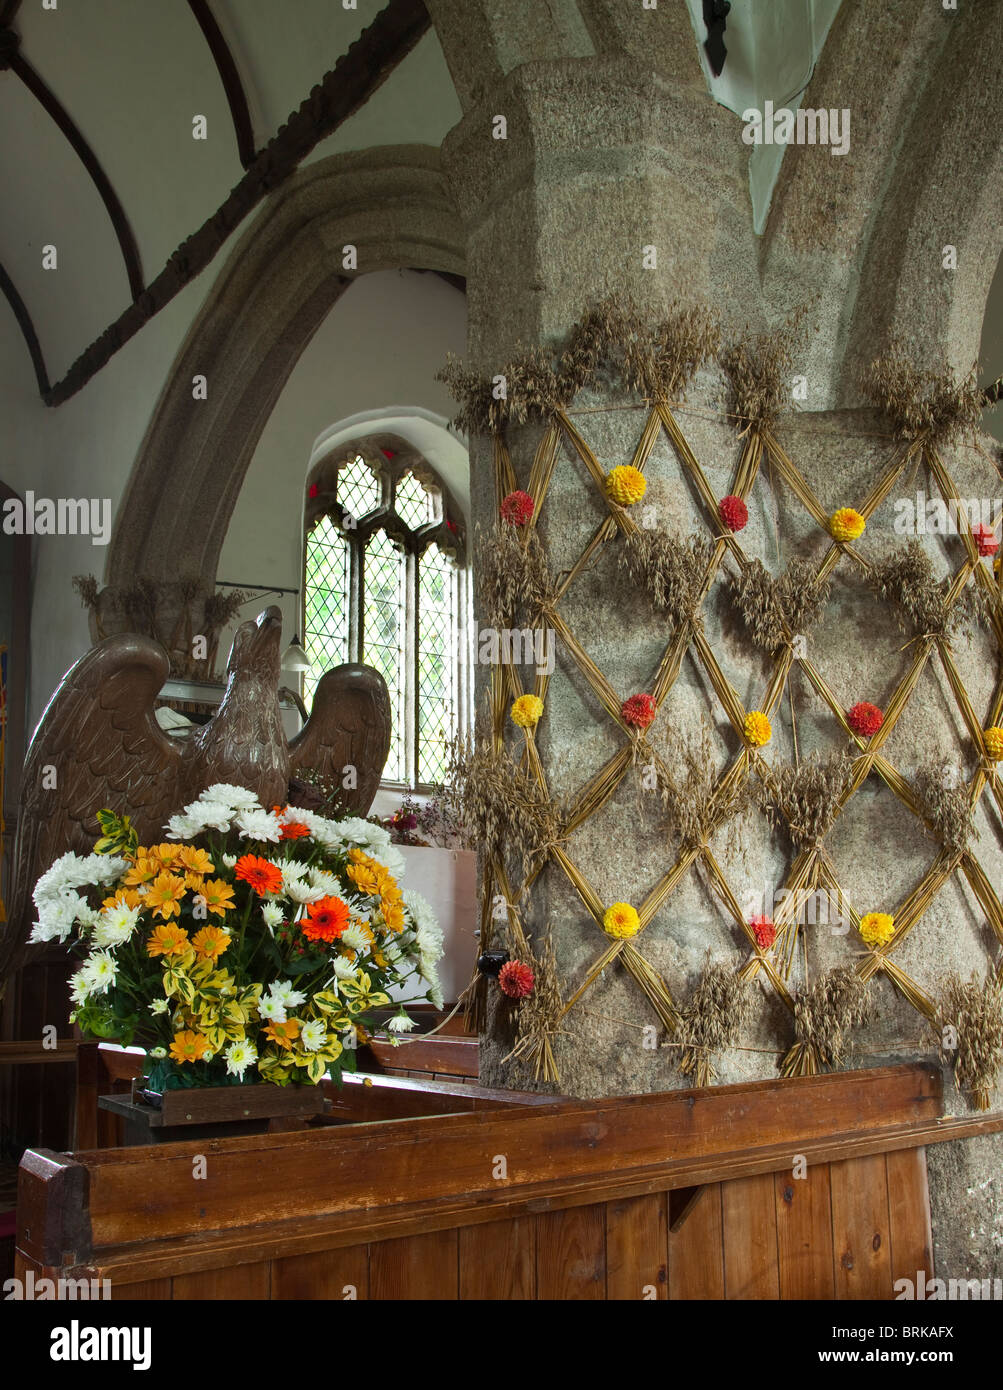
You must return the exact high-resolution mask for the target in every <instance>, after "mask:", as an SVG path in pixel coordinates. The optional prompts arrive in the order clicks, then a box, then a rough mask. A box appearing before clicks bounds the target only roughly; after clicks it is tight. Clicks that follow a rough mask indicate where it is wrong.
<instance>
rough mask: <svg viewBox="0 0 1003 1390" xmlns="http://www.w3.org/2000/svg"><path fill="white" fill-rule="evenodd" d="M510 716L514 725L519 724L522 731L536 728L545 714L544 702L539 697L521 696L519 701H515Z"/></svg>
mask: <svg viewBox="0 0 1003 1390" xmlns="http://www.w3.org/2000/svg"><path fill="white" fill-rule="evenodd" d="M510 714H511V716H512V723H513V724H518V726H519V728H520V729H532V728H535V726H536V725H537V723H538V722H539V719H540V716H541V715H542V714H543V701H542V700H541V699H540V697H539V695H520V696H519V698H518V700H513V702H512V709H511V710H510Z"/></svg>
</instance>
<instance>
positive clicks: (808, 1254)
mask: <svg viewBox="0 0 1003 1390" xmlns="http://www.w3.org/2000/svg"><path fill="white" fill-rule="evenodd" d="M775 1195H776V1211H777V1254H778V1257H779V1269H780V1297H781V1298H782V1299H830V1298H832V1297H833V1272H832V1197H831V1192H830V1187H829V1165H828V1163H818V1164H815V1165H814V1166H813V1167H810V1168H809V1169H808V1172H807V1175H806V1176H805V1177H803V1178H795V1177H793V1176H792V1174H791V1173H790V1172H787V1173H777V1174H776V1175H775Z"/></svg>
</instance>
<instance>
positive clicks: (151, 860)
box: [122, 850, 164, 888]
mask: <svg viewBox="0 0 1003 1390" xmlns="http://www.w3.org/2000/svg"><path fill="white" fill-rule="evenodd" d="M163 871H164V866H163V864H161V862H160V860H159V859H158V858H157V856H156V855H155V854H152V853H150V852H148V851H139V850H137V852H136V862H135V863H134V864H133V866H132V868H131V869H128V870H126V873H125V875H124V876H123V878H122V882H123V883H124V884H125V885H126V886H127V887H129V888H136V887H138V886H139V884H141V883H152V882H153V880H154V879H155V878H156V877H157V875H158V874H161V873H163Z"/></svg>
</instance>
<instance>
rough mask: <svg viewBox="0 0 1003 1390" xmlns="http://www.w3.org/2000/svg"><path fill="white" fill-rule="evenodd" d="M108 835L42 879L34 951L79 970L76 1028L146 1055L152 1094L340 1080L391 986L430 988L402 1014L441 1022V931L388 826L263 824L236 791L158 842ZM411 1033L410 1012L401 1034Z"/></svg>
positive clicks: (114, 829)
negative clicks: (405, 873)
mask: <svg viewBox="0 0 1003 1390" xmlns="http://www.w3.org/2000/svg"><path fill="white" fill-rule="evenodd" d="M99 820H100V823H101V827H102V830H103V831H104V835H103V837H102V839H101V840H100V841H99V842H98V845H97V847H96V849H95V852H94V853H92V854H90V855H85V856H80V855H76V854H73V853H69V854H64V855H62V856H61V858H59V859H57V860H56V862H55V863H54V864H53V865H52V866H51V868H50V869H48V870H47V872H46V873H44V874H43V875H42V877H41V878H40V879H39V881H38V884H37V885H36V888H35V893H34V898H35V905H36V908H37V910H38V921H37V922H36V923H35V926H34V928H33V930H32V933H31V940H32V941H52V940H59V941H70V943H71V950H72V951H74V952H75V953H77V954H79V955H81V956H82V957H83V960H82V963H81V965H80V968H79V969H78V970H77V971H76V973H75V974H74V975H73V977H72V980H71V996H72V999H73V1003H74V1005H75V1008H74V1011H73V1013H72V1015H71V1019H72V1021H73V1022H75V1023H77V1024H78V1025H79V1026H80V1028H81V1029H82V1031H83V1032H84V1033H85V1034H87V1035H89V1036H91V1037H99V1038H115V1039H117V1040H118V1041H119V1042H121V1043H123V1044H126V1045H128V1044H130V1043H132V1042H134V1041H135V1042H138V1043H140V1044H141V1045H142V1046H143V1047H145V1048H146V1051H147V1055H148V1058H149V1060H150V1063H151V1068H150V1074H149V1079H148V1085H149V1086H150V1088H151V1089H153V1090H164V1089H173V1088H176V1087H189V1086H208V1085H227V1084H235V1083H236V1082H241V1081H244V1080H245V1079H256V1080H260V1081H267V1082H274V1083H276V1084H278V1085H280V1086H285V1085H288V1084H290V1083H296V1084H309V1083H316V1082H318V1081H320V1079H321V1078H322V1077H323V1076H324V1075H325V1073H327V1072H330V1074H331V1075H332V1076H333V1077H335V1078H337V1077H338V1076H339V1075H340V1072H341V1070H342V1069H345V1068H347V1069H354V1048H355V1046H356V1042H357V1040H360V1039H364V1038H365V1036H366V1031H367V1030H371V1029H372V1027H373V1024H372V1022H371V1020H370V1016H369V1015H370V1012H371V1011H372V1010H374V1009H377V1008H386V1007H387V1006H389V1005H390V1002H391V1001H390V996H389V994H388V992H387V991H388V989H389V988H391V987H393V986H401V985H404V984H405V982H416V981H418V980H421V979H424V981H425V982H426V983H425V988H424V989H422V990H421V991H420V992H419V993H418V994H416V995H415V997H414V998H413V999H409V1000H407V1001H405V1002H407V1003H414V1002H417V1001H418V1000H419V999H428V1000H430V1001H431V1002H432V1003H433V1004H435V1005H436V1006H437V1007H440V1008H441V1006H442V997H441V989H440V986H439V983H438V979H437V976H436V970H435V965H436V962H437V961H438V960H439V958H440V957H441V955H442V933H441V931H440V929H439V927H438V924H437V923H436V921H435V918H434V916H433V914H432V910H431V908H430V906H429V904H428V903H427V902H426V901H425V900H424V899H423V898H422V897H420V896H419V895H418V894H417V893H410V892H402V890H401V889H400V887H399V886H398V883H397V877H398V876H399V875H400V873H401V871H402V870H403V867H404V862H403V858H402V856H401V855H400V853H399V852H398V851H397V850H396V849H394V848H393V846H392V845H391V843H390V837H389V835H388V833H387V832H386V830H384V829H383V828H382V827H381V826H378V825H374V824H372V823H371V822H370V821H366V820H362V819H360V818H358V817H349V818H345V819H340V820H329V819H325V818H324V817H323V816H320V815H317V814H315V813H314V812H312V811H309V810H306V809H302V808H299V807H289V806H287V807H285V808H280V807H275V808H273V809H272V810H271V811H268V810H266V809H265V808H264V807H263V806H262V805H260V803H259V802H258V800H257V798H256V797H255V796H254V794H253V793H252V792H249V791H247V790H245V789H244V788H242V787H233V786H226V785H223V784H218V785H216V786H212V787H210V788H209V789H208V790H207V791H205V792H203V794H202V795H201V796H200V797H199V799H198V800H197V801H195V802H193V803H192V804H191V805H189V806H187V807H186V808H185V810H184V811H183V812H182V813H181V814H179V815H175V816H172V817H171V819H170V821H169V822H168V824H167V827H166V830H167V839H166V840H165V842H164V843H163V844H158V845H149V846H141V845H139V844H138V843H137V837H136V834H135V831H134V830H133V829H132V827H131V826H130V825H129V823H128V820H127V819H121V820H120V819H119V818H118V817H117V816H114V815H113V814H112V813H111V812H107V811H105V812H102V813H101V815H100V816H99ZM411 1026H413V1025H412V1022H411V1020H410V1019H408V1017H407V1015H406V1013H405V1012H404V1006H403V1004H402V1005H401V1006H400V1007H399V1010H398V1016H397V1018H396V1019H391V1022H390V1024H389V1025H388V1027H389V1028H390V1031H391V1032H392V1033H396V1032H401V1031H406V1030H407V1029H408V1028H409V1027H411Z"/></svg>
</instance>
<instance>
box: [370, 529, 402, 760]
mask: <svg viewBox="0 0 1003 1390" xmlns="http://www.w3.org/2000/svg"><path fill="white" fill-rule="evenodd" d="M362 582H363V589H364V593H365V601H364V608H363V617H362V631H363V642H362V660H363V661H364V662H365V663H366V664H367V665H368V666H375V668H376V670H377V671H379V673H380V674H381V675H382V677H383V679H384V680H385V681H386V683H387V689H388V690H389V692H390V709H391V711H392V717H393V731H392V734H391V742H390V754H389V756H388V758H387V761H386V766H385V767H384V769H383V777H384V779H385V780H386V781H388V782H402V781H404V780H405V777H406V769H405V766H404V698H405V680H404V653H405V650H406V636H407V633H406V627H405V623H406V617H407V560H406V556H405V555H404V553H403V551H401V550H400V549H398V547H397V546H395V545H394V543H393V542H392V541H391V539H390V537H389V536H388V535H387V533H386V532H385V531H377V532H376V533H375V534H374V535H373V536H372V537H371V539H370V540H369V543H368V545H367V546H366V552H365V560H364V564H363V576H362Z"/></svg>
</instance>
